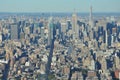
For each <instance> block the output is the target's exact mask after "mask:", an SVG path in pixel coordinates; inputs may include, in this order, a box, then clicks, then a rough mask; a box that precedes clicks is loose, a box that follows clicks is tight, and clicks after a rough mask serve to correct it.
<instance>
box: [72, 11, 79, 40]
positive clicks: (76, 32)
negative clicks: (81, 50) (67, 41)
mask: <svg viewBox="0 0 120 80" xmlns="http://www.w3.org/2000/svg"><path fill="white" fill-rule="evenodd" d="M72 34H73V40H75V39H79V27H78V25H77V15H76V13H75V11H74V13H73V15H72Z"/></svg>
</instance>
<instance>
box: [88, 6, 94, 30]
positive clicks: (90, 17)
mask: <svg viewBox="0 0 120 80" xmlns="http://www.w3.org/2000/svg"><path fill="white" fill-rule="evenodd" d="M89 26H90V29H91V28H93V26H94V25H93V16H92V6H90V15H89Z"/></svg>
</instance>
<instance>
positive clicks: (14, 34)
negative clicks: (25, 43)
mask: <svg viewBox="0 0 120 80" xmlns="http://www.w3.org/2000/svg"><path fill="white" fill-rule="evenodd" d="M16 39H18V25H17V24H16V23H15V24H12V25H11V40H16Z"/></svg>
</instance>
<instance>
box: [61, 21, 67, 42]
mask: <svg viewBox="0 0 120 80" xmlns="http://www.w3.org/2000/svg"><path fill="white" fill-rule="evenodd" d="M66 30H67V24H66V22H62V23H61V31H62V39H63V40H64V39H65V33H66Z"/></svg>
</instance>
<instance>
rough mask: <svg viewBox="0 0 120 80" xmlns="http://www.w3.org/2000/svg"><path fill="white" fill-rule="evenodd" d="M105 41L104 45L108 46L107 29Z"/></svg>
mask: <svg viewBox="0 0 120 80" xmlns="http://www.w3.org/2000/svg"><path fill="white" fill-rule="evenodd" d="M105 43H106V46H108V34H107V31H105Z"/></svg>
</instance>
